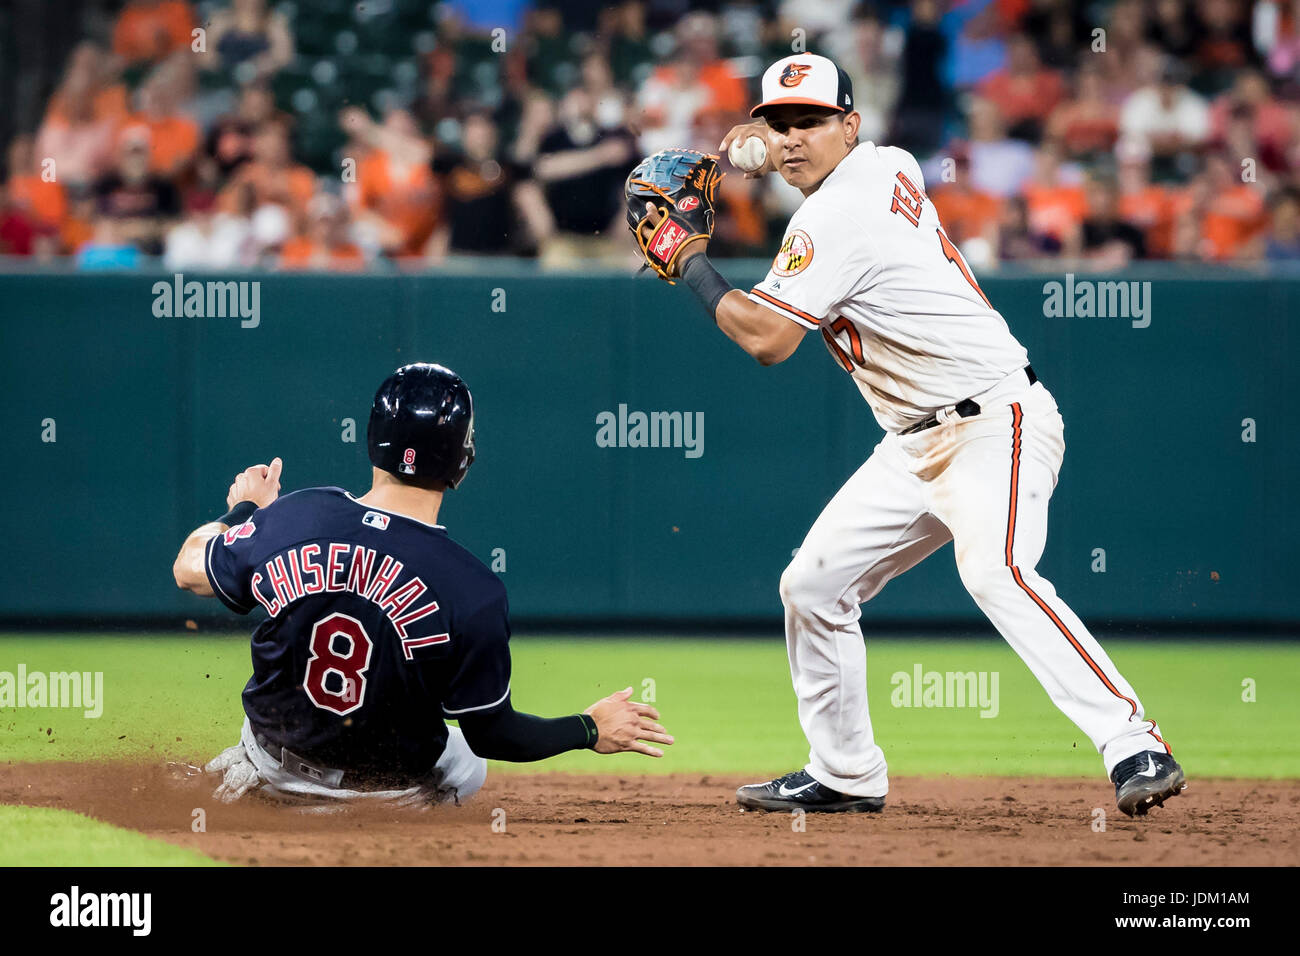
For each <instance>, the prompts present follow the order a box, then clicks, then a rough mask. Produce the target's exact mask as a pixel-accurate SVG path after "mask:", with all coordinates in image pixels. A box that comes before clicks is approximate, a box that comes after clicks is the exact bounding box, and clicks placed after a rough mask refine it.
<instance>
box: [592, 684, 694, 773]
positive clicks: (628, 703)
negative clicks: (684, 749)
mask: <svg viewBox="0 0 1300 956" xmlns="http://www.w3.org/2000/svg"><path fill="white" fill-rule="evenodd" d="M631 696H632V688H631V687H626V688H624V689H623V690H620V691H618V692H617V693H613V694H610V695H609V696H608V697H606V698H604V699H602V700H598V701H596V702H595V703H594V704H592V705H591V706H590V707H588V708H587V709H586V710H584V711H583V713H584V714H588V715H590V716H591V719H592V720H594V721H595V722H596V730H597V732H598V733H599V734H600V736H599V737H598V738H597V739H596V746H595V748H594V749H595V751H596V753H598V754H617V753H624V752H626V751H632V752H635V753H639V754H646V755H647V756H650V757H662V756H663V755H664V752H663V751H662V750H660V749H659V748H658V747H652V746H650V744H648V743H646V741H652V742H654V743H657V744H665V745H668V744H671V743H672V742H673V738H672V736H671V735H670V734H669V733H668V732H667V731H666V730H664V729H663V727H661V726H660V725H659V724H658V723H657V721H658V720H659V711H657V710H655V709H654V708H653V707H651V706H650V705H649V704H640V703H637V702H636V701H634V700H629V699H628V698H630V697H631Z"/></svg>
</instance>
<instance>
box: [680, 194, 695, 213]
mask: <svg viewBox="0 0 1300 956" xmlns="http://www.w3.org/2000/svg"><path fill="white" fill-rule="evenodd" d="M699 204H700V197H699V196H683V197H682V198H681V199H680V200H679V201H678V203H677V208H678V209H680V210H681V211H682V212H689V211H690V210H692V209H694V208H695V207H696V206H698V205H699Z"/></svg>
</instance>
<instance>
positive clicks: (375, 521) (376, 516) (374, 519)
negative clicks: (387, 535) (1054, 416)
mask: <svg viewBox="0 0 1300 956" xmlns="http://www.w3.org/2000/svg"><path fill="white" fill-rule="evenodd" d="M361 523H362V524H368V525H370V527H372V528H378V529H379V530H380V531H387V530H388V515H386V514H380V513H379V512H378V511H367V512H366V515H365V517H364V518H362V519H361Z"/></svg>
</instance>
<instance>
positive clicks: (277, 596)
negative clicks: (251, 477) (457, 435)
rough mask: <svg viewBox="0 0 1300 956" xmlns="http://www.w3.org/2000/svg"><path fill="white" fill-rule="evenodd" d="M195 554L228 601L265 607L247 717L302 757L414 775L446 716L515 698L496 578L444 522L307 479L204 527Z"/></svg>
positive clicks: (438, 744)
mask: <svg viewBox="0 0 1300 956" xmlns="http://www.w3.org/2000/svg"><path fill="white" fill-rule="evenodd" d="M205 564H206V568H207V574H208V581H209V582H210V583H211V584H212V590H213V591H214V592H215V593H216V595H217V597H219V598H220V599H221V600H222V602H223V603H225V605H226V606H227V607H229V608H231V609H232V610H234V611H238V612H239V613H241V614H247V613H248V612H249V611H251V610H252V609H253V608H254V607H256V606H257V605H259V604H260V605H261V606H262V607H263V608H264V609H265V610H266V613H267V615H268V617H267V620H266V621H264V622H263V623H262V624H261V625H260V626H259V627H258V628H257V630H256V631H255V632H254V634H253V676H252V678H251V679H250V680H249V682H248V685H247V686H246V687H245V688H244V711H245V713H247V714H248V719H249V722H250V723H251V724H252V727H253V729H254V731H256V732H258V733H261V734H264V735H265V736H266V737H267V738H268V739H269V740H270V741H271V742H272V743H273V744H276V745H282V746H285V747H288V748H289V749H290V750H291V751H293V752H294V753H296V754H298V755H299V756H302V757H305V758H308V759H310V760H313V761H316V762H319V763H322V764H325V765H327V766H329V767H334V768H337V769H341V770H345V771H353V772H356V773H381V774H391V775H400V776H420V775H423V774H425V773H427V772H429V771H430V770H431V769H432V768H433V765H434V763H435V762H436V761H437V760H438V758H439V757H440V756H441V755H442V751H443V748H444V747H445V746H446V742H447V726H446V724H445V723H443V717H444V716H446V717H451V718H456V717H458V716H459V715H461V714H467V713H489V712H491V711H493V710H496V709H498V708H501V707H505V706H508V704H509V697H510V651H509V640H510V624H509V620H508V608H507V604H506V591H505V586H504V585H503V584H502V583H501V581H500V580H499V579H498V578H497V577H496V575H494V574H493V573H492V572H491V571H489V570H488V569H487V567H486V566H484V564H483V563H482V562H481V561H479V560H478V559H477V558H475V557H474V556H473V555H472V554H470V553H469V552H468V551H466V550H465V549H464V548H462V547H461V546H460V545H458V544H456V542H454V541H452V540H451V538H449V537H448V536H447V531H446V529H445V528H443V527H442V526H440V525H439V526H435V525H429V524H425V523H424V522H421V521H417V520H415V519H414V518H408V517H405V516H403V515H398V514H392V513H390V512H386V511H381V510H379V509H377V508H372V507H370V506H368V505H366V504H363V503H362V502H360V501H358V500H357V499H356V498H353V497H352V496H351V495H350V494H348V493H347V492H346V491H344V490H342V489H341V488H309V489H306V490H304V491H297V492H294V493H292V494H288V495H284V496H283V497H281V498H279V499H278V500H276V501H275V502H273V503H272V504H270V505H268V506H267V507H265V508H261V509H259V510H257V511H255V512H254V513H253V516H252V517H251V518H249V520H248V521H247V522H245V523H244V524H242V525H237V526H236V527H233V528H230V529H229V530H227V531H226V532H225V533H224V534H219V535H217V536H216V537H214V538H213V539H212V540H211V541H209V542H208V545H207V552H206V555H205ZM275 756H277V757H278V748H277V749H276V752H275Z"/></svg>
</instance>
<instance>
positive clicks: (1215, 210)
mask: <svg viewBox="0 0 1300 956" xmlns="http://www.w3.org/2000/svg"><path fill="white" fill-rule="evenodd" d="M1197 178H1198V179H1201V180H1203V181H1204V182H1205V193H1204V195H1205V196H1206V201H1205V206H1204V210H1205V211H1204V215H1203V216H1202V218H1201V246H1200V254H1201V258H1204V259H1213V260H1219V261H1222V260H1227V259H1236V258H1240V257H1242V256H1243V255H1244V254H1246V253H1247V251H1248V246H1249V244H1250V242H1251V241H1252V240H1253V239H1255V238H1256V237H1258V236H1259V235H1260V234H1261V233H1262V232H1263V231H1264V229H1265V228H1266V227H1267V225H1268V212H1267V210H1266V209H1265V207H1264V197H1263V189H1262V187H1260V186H1259V185H1258V184H1256V183H1243V182H1242V181H1241V178H1240V175H1239V174H1238V173H1237V170H1236V167H1234V166H1233V165H1232V164H1231V163H1229V162H1228V160H1227V159H1225V158H1224V157H1223V156H1221V155H1219V154H1217V153H1215V154H1211V155H1210V156H1209V157H1207V159H1206V162H1205V171H1204V172H1202V173H1201V175H1200V176H1199V177H1197Z"/></svg>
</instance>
